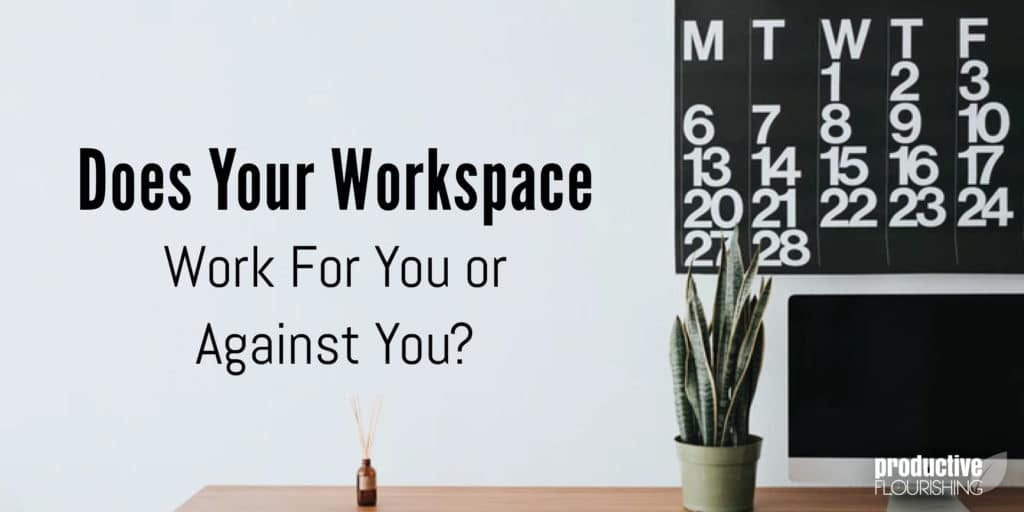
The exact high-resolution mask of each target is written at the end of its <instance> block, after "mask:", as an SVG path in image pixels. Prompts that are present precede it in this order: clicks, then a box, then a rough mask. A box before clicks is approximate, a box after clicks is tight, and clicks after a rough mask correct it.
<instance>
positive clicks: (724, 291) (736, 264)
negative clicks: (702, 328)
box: [710, 229, 744, 400]
mask: <svg viewBox="0 0 1024 512" xmlns="http://www.w3.org/2000/svg"><path fill="white" fill-rule="evenodd" d="M739 239H740V236H739V230H738V229H737V230H736V231H733V234H732V237H731V239H730V240H729V245H728V248H725V247H724V246H723V248H722V251H723V252H722V255H721V258H720V260H721V264H720V265H719V268H718V286H717V288H716V290H715V310H714V312H713V314H712V324H713V327H712V331H713V335H714V339H713V340H712V343H711V347H712V348H711V356H710V357H711V358H712V360H713V361H714V363H713V366H714V368H715V379H716V383H717V384H718V389H719V390H726V389H728V385H727V384H726V383H725V379H724V377H725V372H724V366H725V364H724V363H725V360H726V359H727V357H728V344H729V335H730V332H731V330H732V326H733V323H734V322H735V316H736V311H737V308H736V302H737V301H741V300H743V297H744V295H742V294H741V287H742V284H743V277H744V274H743V254H742V252H741V251H740V243H739ZM725 395H726V393H720V394H719V397H718V399H719V400H722V399H723V398H725Z"/></svg>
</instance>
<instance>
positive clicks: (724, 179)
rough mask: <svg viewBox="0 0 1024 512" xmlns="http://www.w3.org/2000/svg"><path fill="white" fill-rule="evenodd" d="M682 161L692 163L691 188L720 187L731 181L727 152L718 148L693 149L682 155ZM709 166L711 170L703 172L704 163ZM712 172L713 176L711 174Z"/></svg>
mask: <svg viewBox="0 0 1024 512" xmlns="http://www.w3.org/2000/svg"><path fill="white" fill-rule="evenodd" d="M683 160H689V161H690V162H692V168H693V186H695V187H703V186H705V185H706V186H709V187H721V186H724V185H725V184H727V183H729V180H731V179H732V170H731V169H730V168H729V152H728V151H726V150H725V148H723V147H720V146H711V147H695V148H693V149H692V150H690V152H689V153H687V154H685V155H683ZM705 161H706V162H709V163H710V164H711V170H710V171H706V170H704V162H705ZM712 171H714V172H715V173H716V174H717V176H716V175H715V174H712Z"/></svg>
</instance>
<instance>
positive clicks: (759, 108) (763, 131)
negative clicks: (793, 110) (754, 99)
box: [750, 105, 782, 145]
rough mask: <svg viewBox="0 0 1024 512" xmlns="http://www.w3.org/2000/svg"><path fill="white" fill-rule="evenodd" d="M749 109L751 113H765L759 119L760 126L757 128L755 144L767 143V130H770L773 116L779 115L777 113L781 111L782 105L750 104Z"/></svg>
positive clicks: (773, 119) (773, 120)
mask: <svg viewBox="0 0 1024 512" xmlns="http://www.w3.org/2000/svg"><path fill="white" fill-rule="evenodd" d="M750 111H751V113H753V114H765V116H764V120H763V121H761V127H760V128H758V129H757V144H758V145H764V144H767V143H768V132H770V131H771V129H772V123H774V122H775V118H776V117H779V113H780V112H782V107H781V106H779V105H752V106H751V110H750Z"/></svg>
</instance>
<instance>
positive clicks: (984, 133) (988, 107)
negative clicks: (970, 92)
mask: <svg viewBox="0 0 1024 512" xmlns="http://www.w3.org/2000/svg"><path fill="white" fill-rule="evenodd" d="M991 115H995V116H996V117H997V119H995V121H996V122H995V123H994V124H995V125H996V126H997V128H996V131H995V132H994V133H993V132H991V131H989V127H990V126H991V125H992V124H993V123H992V122H991V121H992V120H991V119H990V118H989V116H991ZM960 116H961V117H966V118H967V142H969V143H971V144H974V143H976V142H978V139H981V140H982V141H984V142H987V143H989V144H997V143H999V142H1002V141H1003V139H1005V138H1006V135H1007V134H1008V133H1010V112H1009V111H1008V110H1006V106H1005V105H1003V104H1002V103H999V102H998V101H990V102H988V103H982V104H978V103H971V104H970V105H968V106H967V108H964V109H961V110H960Z"/></svg>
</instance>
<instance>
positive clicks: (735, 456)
mask: <svg viewBox="0 0 1024 512" xmlns="http://www.w3.org/2000/svg"><path fill="white" fill-rule="evenodd" d="M750 437H751V438H753V440H754V441H753V442H752V443H750V444H746V445H743V446H697V445H692V444H686V443H682V442H680V441H679V438H678V437H676V453H677V454H678V455H679V463H680V466H681V470H682V477H683V506H684V507H686V509H687V510H690V511H692V512H745V511H749V510H753V509H754V484H755V483H756V482H757V460H758V459H759V458H761V438H760V437H758V436H750Z"/></svg>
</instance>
